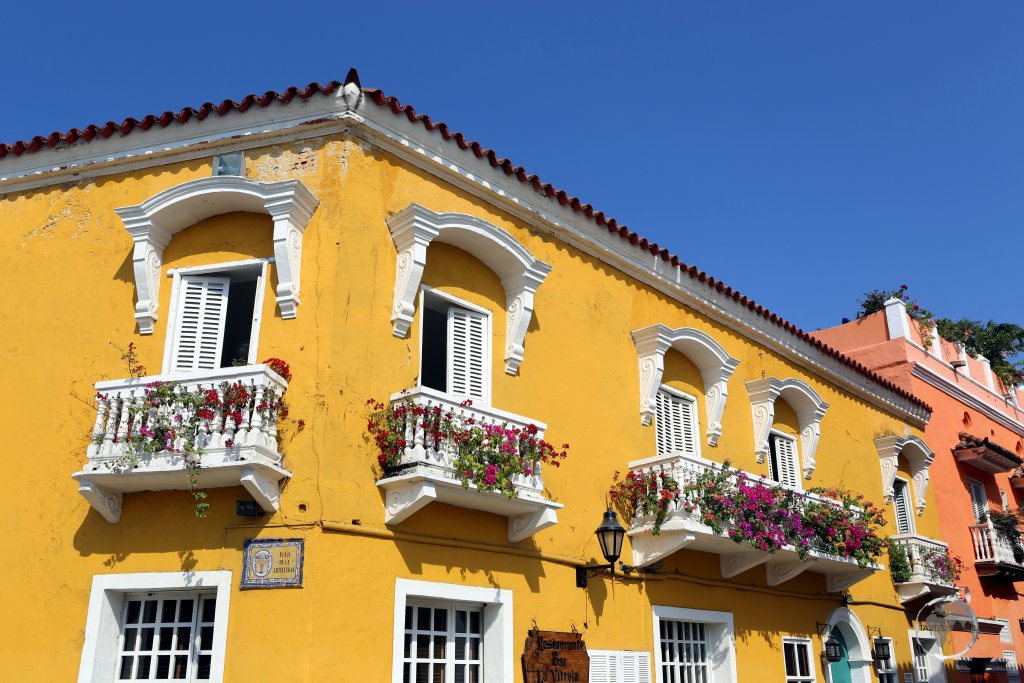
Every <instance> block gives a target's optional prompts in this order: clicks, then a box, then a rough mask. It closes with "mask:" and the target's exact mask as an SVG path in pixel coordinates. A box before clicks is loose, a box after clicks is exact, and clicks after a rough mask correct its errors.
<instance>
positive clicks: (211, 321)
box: [163, 260, 266, 373]
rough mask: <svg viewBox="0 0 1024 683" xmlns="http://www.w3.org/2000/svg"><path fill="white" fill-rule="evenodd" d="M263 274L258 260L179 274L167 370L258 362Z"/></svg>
mask: <svg viewBox="0 0 1024 683" xmlns="http://www.w3.org/2000/svg"><path fill="white" fill-rule="evenodd" d="M265 274H266V263H265V262H263V261H258V260H252V261H242V262H235V263H228V264H219V265H214V266H200V267H195V268H182V269H180V270H178V271H176V273H175V279H174V289H173V292H172V295H171V300H172V303H171V314H170V316H169V320H170V321H171V323H170V328H169V329H168V334H167V346H166V351H165V354H164V358H165V360H164V368H163V371H164V372H165V373H171V372H194V371H197V370H213V369H216V368H224V367H230V366H231V365H235V364H243V365H246V364H249V365H251V364H253V363H255V362H256V346H257V343H258V341H259V324H260V317H261V309H262V307H263V287H264V280H265Z"/></svg>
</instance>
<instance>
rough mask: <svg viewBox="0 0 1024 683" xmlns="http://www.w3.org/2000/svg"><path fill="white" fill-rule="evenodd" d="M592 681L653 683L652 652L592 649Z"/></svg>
mask: <svg viewBox="0 0 1024 683" xmlns="http://www.w3.org/2000/svg"><path fill="white" fill-rule="evenodd" d="M587 654H588V655H590V683H651V654H650V653H649V652H636V651H633V650H590V651H589V652H587Z"/></svg>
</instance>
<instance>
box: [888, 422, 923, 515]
mask: <svg viewBox="0 0 1024 683" xmlns="http://www.w3.org/2000/svg"><path fill="white" fill-rule="evenodd" d="M875 448H877V449H878V458H879V463H880V465H881V467H882V495H884V496H885V502H886V503H892V502H893V500H894V498H895V495H896V484H897V482H896V473H897V471H898V470H899V460H900V458H902V459H903V461H904V462H905V463H906V464H907V467H908V470H909V472H910V477H911V479H912V481H913V491H914V507H915V508H916V509H917V514H918V515H921V514H922V513H923V512H924V508H925V493H927V491H928V478H929V474H928V469H929V468H930V467H931V464H932V460H934V459H935V453H933V452H932V450H931V449H930V448H929V447H928V444H926V443H925V442H924V441H923V440H921V439H920V438H918V437H916V436H909V435H908V436H896V435H890V436H880V437H878V438H877V439H875Z"/></svg>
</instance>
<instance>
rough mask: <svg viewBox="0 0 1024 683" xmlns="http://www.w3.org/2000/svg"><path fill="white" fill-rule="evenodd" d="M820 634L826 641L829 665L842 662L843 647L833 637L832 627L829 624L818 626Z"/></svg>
mask: <svg viewBox="0 0 1024 683" xmlns="http://www.w3.org/2000/svg"><path fill="white" fill-rule="evenodd" d="M818 632H819V633H821V637H822V638H824V639H825V661H827V662H828V663H829V664H835V663H836V662H841V661H842V660H843V646H842V644H840V642H839V641H838V640H836V637H835V636H833V635H832V627H831V626H829V625H828V624H818Z"/></svg>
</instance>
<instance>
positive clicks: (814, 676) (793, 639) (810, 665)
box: [782, 636, 818, 683]
mask: <svg viewBox="0 0 1024 683" xmlns="http://www.w3.org/2000/svg"><path fill="white" fill-rule="evenodd" d="M786 643H792V644H793V645H803V646H804V647H806V648H807V675H806V676H790V675H789V674H786ZM814 655H815V652H814V642H813V641H812V640H811V639H810V638H808V637H806V636H784V637H783V638H782V672H783V674H784V677H785V679H786V681H787V683H789V682H790V681H806V680H810V681H817V680H818V673H817V671H816V670H815V667H814V658H815V657H814Z"/></svg>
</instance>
